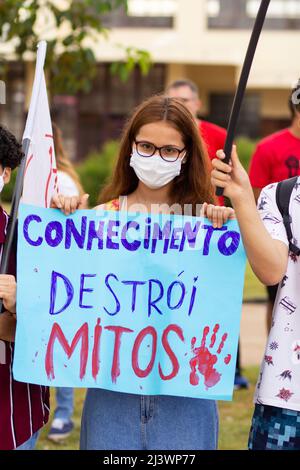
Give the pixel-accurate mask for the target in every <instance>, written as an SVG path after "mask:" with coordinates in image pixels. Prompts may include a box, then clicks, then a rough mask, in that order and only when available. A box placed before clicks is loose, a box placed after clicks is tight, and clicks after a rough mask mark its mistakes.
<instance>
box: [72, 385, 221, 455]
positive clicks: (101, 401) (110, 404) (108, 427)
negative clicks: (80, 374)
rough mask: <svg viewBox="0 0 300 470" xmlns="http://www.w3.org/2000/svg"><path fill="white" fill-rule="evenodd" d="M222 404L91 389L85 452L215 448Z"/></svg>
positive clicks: (84, 426) (83, 432) (84, 420)
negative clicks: (219, 409) (219, 407)
mask: <svg viewBox="0 0 300 470" xmlns="http://www.w3.org/2000/svg"><path fill="white" fill-rule="evenodd" d="M217 442H218V410H217V405H216V402H214V401H212V400H202V399H197V398H183V397H173V396H140V395H132V394H126V393H118V392H110V391H107V390H102V389H89V390H88V392H87V396H86V400H85V405H84V409H83V415H82V423H81V437H80V448H81V449H82V450H191V449H194V450H204V449H206V450H214V449H216V448H217Z"/></svg>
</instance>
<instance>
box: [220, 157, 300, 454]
mask: <svg viewBox="0 0 300 470" xmlns="http://www.w3.org/2000/svg"><path fill="white" fill-rule="evenodd" d="M218 157H219V158H220V160H219V159H215V160H213V167H214V170H213V171H212V183H213V184H214V185H216V186H220V187H222V188H224V194H225V196H228V197H229V198H230V199H231V202H232V204H233V207H234V209H235V213H236V217H237V220H238V222H239V226H240V230H241V233H242V237H243V242H244V246H245V248H246V252H247V256H248V259H249V262H250V264H251V266H252V269H253V271H254V272H255V274H256V276H257V277H258V278H259V279H260V281H261V282H262V283H264V284H265V285H267V286H272V285H275V284H278V283H279V288H278V292H277V296H276V300H275V304H274V309H273V317H272V326H271V330H270V333H269V337H268V340H267V344H266V349H265V355H264V358H263V361H262V366H261V372H260V378H259V381H258V384H257V387H256V393H255V410H254V414H253V419H252V427H251V431H250V437H249V448H250V449H253V450H300V374H299V371H300V353H299V351H300V317H299V305H300V295H299V292H300V291H299V279H300V257H299V256H296V255H295V254H294V253H291V252H290V253H289V241H288V236H287V233H286V229H285V226H284V222H283V217H282V215H281V213H280V211H279V209H278V206H277V203H276V188H277V183H275V184H270V185H269V186H267V187H266V188H264V189H263V190H262V192H261V195H260V198H259V201H258V210H257V209H256V204H255V200H254V195H253V192H252V188H251V185H250V181H249V178H248V175H247V173H246V171H245V170H244V168H243V166H242V165H241V163H240V161H239V159H238V155H237V153H236V150H235V149H234V150H233V153H232V157H231V162H232V163H231V165H227V164H225V163H224V162H222V161H221V160H222V159H223V158H224V153H223V152H222V151H220V152H219V153H218ZM299 183H300V178H298V181H297V184H296V185H295V186H294V189H293V193H292V195H291V198H290V205H289V213H290V217H291V223H292V232H293V236H294V243H295V244H297V246H298V247H299V240H300V230H299V227H300V205H299V202H300V184H299ZM297 240H298V241H297Z"/></svg>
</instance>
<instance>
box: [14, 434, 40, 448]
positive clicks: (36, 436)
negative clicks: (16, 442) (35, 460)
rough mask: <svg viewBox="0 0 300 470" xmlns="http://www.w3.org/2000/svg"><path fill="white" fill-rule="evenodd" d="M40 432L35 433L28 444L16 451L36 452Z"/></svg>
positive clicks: (22, 445)
mask: <svg viewBox="0 0 300 470" xmlns="http://www.w3.org/2000/svg"><path fill="white" fill-rule="evenodd" d="M38 436H39V431H37V432H35V433H34V434H33V435H32V436H31V437H30V438H29V439H28V441H26V442H23V444H21V445H20V446H19V447H17V448H16V450H34V448H35V444H36V441H37V438H38Z"/></svg>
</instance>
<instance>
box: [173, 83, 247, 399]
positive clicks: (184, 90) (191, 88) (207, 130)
mask: <svg viewBox="0 0 300 470" xmlns="http://www.w3.org/2000/svg"><path fill="white" fill-rule="evenodd" d="M165 94H166V95H167V96H169V97H170V98H177V99H179V100H180V101H182V102H183V103H184V104H185V105H186V107H187V108H188V110H189V111H190V112H191V113H192V115H193V116H194V118H195V120H196V122H197V126H198V128H199V132H200V135H201V137H202V139H203V141H204V142H205V144H206V148H207V152H208V155H209V158H210V160H213V159H214V158H215V157H216V153H217V151H218V150H219V149H222V148H224V145H225V140H226V136H227V132H226V130H225V129H223V127H220V126H217V125H216V124H213V123H211V122H208V121H204V120H203V119H199V118H198V115H199V113H200V110H201V100H200V97H199V89H198V87H197V85H196V83H194V82H192V81H191V80H188V79H180V80H175V81H174V82H172V83H171V84H170V85H169V86H168V87H167V89H166V91H165ZM218 200H219V204H220V206H223V205H224V202H225V201H224V197H223V196H221V197H219V198H218ZM240 362H241V358H240V348H239V349H238V354H237V362H236V372H235V380H234V388H235V389H236V390H239V389H242V388H245V389H247V388H248V386H249V384H248V380H247V379H246V377H244V376H243V375H242V369H241V364H240Z"/></svg>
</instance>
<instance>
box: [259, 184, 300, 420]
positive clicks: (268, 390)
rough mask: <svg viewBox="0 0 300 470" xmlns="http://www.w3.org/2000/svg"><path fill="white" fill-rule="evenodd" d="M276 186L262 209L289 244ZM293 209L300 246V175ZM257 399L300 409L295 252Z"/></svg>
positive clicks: (299, 285) (277, 236) (274, 233)
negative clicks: (277, 200)
mask: <svg viewBox="0 0 300 470" xmlns="http://www.w3.org/2000/svg"><path fill="white" fill-rule="evenodd" d="M276 187H277V184H271V185H269V186H267V187H266V188H264V189H263V191H262V193H261V196H260V198H259V201H258V210H259V212H260V215H261V218H262V220H263V223H264V225H265V227H266V229H267V230H268V232H269V234H270V235H271V237H272V238H273V239H274V240H281V241H282V242H283V243H285V244H286V245H287V246H288V239H287V234H286V230H285V227H284V224H283V220H282V216H281V214H280V212H279V210H278V207H277V204H276ZM289 212H290V215H291V217H292V233H293V236H294V239H295V240H294V241H295V243H296V245H297V246H299V247H300V177H299V178H298V181H297V184H296V186H295V188H294V190H293V193H292V195H291V199H290V211H289ZM255 402H256V403H261V404H265V405H270V406H276V407H278V408H287V409H291V410H296V411H300V257H295V256H293V255H292V254H291V253H290V254H289V261H288V266H287V271H286V274H285V276H284V278H283V280H282V282H281V283H280V284H279V288H278V292H277V296H276V300H275V304H274V310H273V321H272V328H271V331H270V334H269V338H268V341H267V345H266V349H265V356H264V359H263V362H262V366H261V371H260V378H259V381H258V384H257V386H256V392H255Z"/></svg>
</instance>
